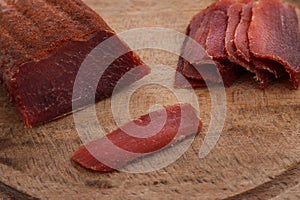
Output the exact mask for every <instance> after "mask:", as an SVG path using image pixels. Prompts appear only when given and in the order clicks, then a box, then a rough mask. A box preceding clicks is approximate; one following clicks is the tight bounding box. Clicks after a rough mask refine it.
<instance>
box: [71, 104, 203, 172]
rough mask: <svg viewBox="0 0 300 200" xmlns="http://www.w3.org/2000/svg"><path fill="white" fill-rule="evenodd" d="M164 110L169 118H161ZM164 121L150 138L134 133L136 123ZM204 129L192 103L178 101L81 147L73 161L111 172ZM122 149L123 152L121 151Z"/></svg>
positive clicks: (140, 124)
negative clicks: (178, 102) (134, 134)
mask: <svg viewBox="0 0 300 200" xmlns="http://www.w3.org/2000/svg"><path fill="white" fill-rule="evenodd" d="M164 113H166V116H165V117H166V119H163V120H162V119H161V117H162V116H164ZM150 116H151V118H150ZM161 121H164V124H163V126H162V128H161V130H159V131H158V132H157V133H154V134H153V135H151V136H149V137H145V136H144V135H141V134H139V135H137V136H136V137H135V136H132V135H133V133H132V132H134V130H135V128H134V127H135V126H140V127H143V126H147V125H149V123H151V124H152V127H155V125H156V124H160V123H161ZM132 127H133V128H132ZM201 128H202V122H201V120H200V119H199V118H198V117H197V114H196V111H195V110H194V108H193V107H192V106H191V105H190V104H186V103H184V104H176V105H172V106H168V107H165V108H164V109H161V110H157V111H154V112H152V113H149V114H146V115H144V116H141V117H140V118H139V119H137V120H134V121H131V122H128V123H127V124H125V125H123V126H122V127H120V128H118V129H117V130H115V131H113V132H111V133H109V134H108V135H106V137H103V138H100V139H98V140H95V141H92V142H90V143H88V144H86V145H84V146H82V147H80V148H79V150H78V151H76V152H75V153H74V155H73V156H72V160H73V161H75V162H76V163H78V164H80V165H81V166H83V167H85V168H88V169H91V170H94V171H100V172H110V171H113V170H115V169H120V168H121V167H123V166H125V165H126V164H128V163H129V162H131V161H133V160H136V159H138V158H140V157H141V156H146V155H149V154H151V153H154V152H156V151H159V150H162V149H165V148H167V147H169V146H170V145H172V144H175V143H176V142H178V141H180V140H182V139H184V138H185V137H187V136H190V135H192V134H195V133H197V132H199V131H200V130H201ZM124 129H126V130H132V132H124ZM149 131H150V132H151V130H149ZM138 136H140V137H138ZM119 148H120V149H121V150H122V151H119Z"/></svg>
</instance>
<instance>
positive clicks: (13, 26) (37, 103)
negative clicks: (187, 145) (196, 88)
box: [0, 0, 150, 127]
mask: <svg viewBox="0 0 300 200" xmlns="http://www.w3.org/2000/svg"><path fill="white" fill-rule="evenodd" d="M0 10H1V12H0V26H1V32H0V40H1V41H0V65H1V68H0V69H1V70H0V77H1V81H2V82H3V83H4V85H5V87H6V89H7V90H8V93H9V96H10V97H11V99H12V100H13V101H14V102H15V104H16V105H17V107H18V109H19V111H20V113H21V115H22V117H23V119H24V122H25V125H26V127H31V126H34V125H37V124H40V123H43V122H47V121H50V120H53V119H55V118H58V117H61V116H63V115H66V114H68V113H70V112H71V111H72V92H73V86H74V81H75V78H76V75H77V73H78V70H79V68H80V66H81V64H82V62H83V61H84V59H85V58H86V56H87V55H88V54H89V53H90V52H91V50H92V49H94V48H95V47H96V46H97V45H98V44H100V43H101V42H103V41H104V40H106V39H108V38H110V37H112V36H115V32H114V31H113V30H112V29H111V28H110V27H109V26H108V25H107V24H106V23H105V21H104V20H103V19H102V18H101V17H100V16H99V15H98V14H96V13H95V12H94V11H93V10H91V9H90V8H89V7H88V6H86V5H85V4H84V3H83V2H82V1H80V0H34V1H0ZM109 48H110V51H113V50H115V51H119V50H122V51H125V52H128V53H126V54H124V55H122V56H121V57H119V58H117V59H116V60H115V61H114V62H113V63H111V64H110V65H109V67H108V68H107V69H106V70H105V72H104V73H103V76H102V77H101V79H100V77H99V79H100V81H99V84H98V87H97V92H96V94H93V95H92V97H95V96H96V98H95V99H96V101H99V100H101V99H103V98H106V97H109V96H110V95H111V94H112V91H113V88H114V86H115V85H116V83H117V82H118V80H119V79H120V78H121V77H122V76H123V75H124V74H125V73H127V72H128V71H130V70H131V69H133V68H136V67H138V66H142V67H139V69H140V70H139V72H136V73H135V74H132V81H134V80H137V79H140V78H142V77H143V76H144V75H146V74H148V73H149V71H150V69H149V67H147V66H145V65H144V63H143V62H142V61H141V60H140V59H139V58H138V56H137V55H136V54H135V53H133V52H132V51H131V50H130V49H129V48H128V47H127V46H126V44H124V43H123V42H122V41H121V40H120V39H118V38H117V37H116V39H115V40H114V45H113V46H111V47H109ZM102 59H103V58H101V57H98V58H97V66H96V67H95V70H98V69H105V68H104V67H106V66H103V65H102V64H101V60H102ZM103 63H104V62H103ZM93 75H94V72H93V71H86V72H85V74H84V77H86V78H88V77H91V76H93ZM83 81H84V80H83ZM85 90H86V88H82V91H85ZM78 97H79V98H85V96H84V93H83V94H78ZM82 102H84V101H82ZM86 102H88V100H87V101H86ZM81 106H84V103H83V104H82V105H81Z"/></svg>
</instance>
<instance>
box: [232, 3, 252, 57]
mask: <svg viewBox="0 0 300 200" xmlns="http://www.w3.org/2000/svg"><path fill="white" fill-rule="evenodd" d="M252 6H253V2H249V3H247V4H244V6H243V8H242V12H241V19H240V23H239V24H238V26H237V27H236V31H235V36H234V44H235V46H236V49H237V54H238V55H239V56H240V57H242V58H243V59H244V60H246V61H247V62H251V55H250V50H249V41H248V29H249V25H250V21H251V17H252Z"/></svg>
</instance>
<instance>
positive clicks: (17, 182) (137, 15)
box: [0, 0, 300, 199]
mask: <svg viewBox="0 0 300 200" xmlns="http://www.w3.org/2000/svg"><path fill="white" fill-rule="evenodd" d="M210 2H212V1H209V0H192V1H191V0H188V1H179V0H174V1H169V0H161V1H155V0H122V1H120V0H118V1H117V0H111V1H105V0H86V3H87V4H88V5H90V6H91V7H92V8H93V9H95V10H96V11H97V12H99V13H100V14H101V16H102V17H103V18H104V19H105V20H106V21H107V22H108V23H109V24H110V25H111V27H112V28H113V29H115V30H116V31H117V32H121V31H125V30H129V29H131V28H138V27H153V26H159V27H165V28H171V29H174V30H176V31H179V32H182V33H184V32H185V28H186V26H187V24H188V22H189V20H190V19H191V17H192V16H193V15H194V14H195V13H197V12H198V11H199V10H201V9H202V8H204V7H206V6H207V5H208V4H209V3H210ZM294 2H295V3H296V1H294ZM138 53H139V55H140V56H141V57H142V59H144V61H145V62H146V63H148V64H149V65H153V64H165V65H169V66H173V67H174V68H175V66H176V63H177V59H178V58H177V56H176V55H172V54H170V53H167V52H163V51H159V50H142V51H138ZM287 86H289V83H287V82H285V81H278V82H276V83H274V84H272V85H271V86H270V87H269V88H268V89H267V90H265V91H262V90H260V89H258V87H257V84H256V83H255V82H254V81H253V80H252V78H251V76H245V77H244V78H242V79H240V80H239V81H238V82H237V83H236V84H234V85H233V86H232V87H231V88H228V89H226V95H227V116H226V123H225V127H224V129H223V131H222V135H221V138H220V139H219V141H218V143H217V145H216V147H215V148H214V149H213V151H212V152H211V153H210V154H209V155H208V156H207V157H205V158H204V159H199V157H198V151H199V148H200V146H201V144H202V142H203V138H204V136H205V133H206V132H207V128H208V124H209V121H210V106H211V102H210V98H209V93H208V90H207V89H198V90H196V94H197V97H198V101H199V106H200V108H201V117H202V119H203V122H204V125H205V126H204V129H203V131H202V132H201V134H199V135H198V136H197V137H196V139H195V141H194V142H193V144H192V145H191V147H190V148H189V149H188V151H187V152H186V153H185V154H184V155H183V156H182V157H181V158H180V159H178V160H177V161H176V162H175V163H173V164H171V165H169V166H168V167H166V168H164V169H161V170H159V171H156V172H151V173H146V174H129V173H120V172H114V173H109V174H100V173H93V172H91V171H88V170H85V169H83V168H81V167H79V166H78V165H76V164H75V163H73V162H71V161H70V156H71V155H72V153H73V152H74V151H75V150H76V149H77V148H78V147H79V146H80V145H81V141H80V138H79V136H78V134H77V132H76V130H75V126H74V122H73V117H72V116H67V117H65V118H64V119H60V120H57V121H54V122H51V123H48V124H46V125H44V126H40V127H36V128H33V129H24V128H23V124H22V121H21V118H20V116H19V114H18V112H17V110H16V108H15V107H14V106H13V104H11V103H9V101H8V98H7V97H6V93H5V92H4V91H3V90H0V182H1V184H0V191H2V192H0V197H3V198H12V197H13V196H14V195H15V198H18V196H17V194H19V193H20V194H24V195H26V196H30V197H33V198H42V199H45V198H50V199H58V198H62V197H63V198H64V199H96V198H98V199H99V198H101V199H174V198H176V199H243V198H244V199H271V198H274V199H299V193H300V187H299V183H300V173H299V171H300V164H299V163H300V145H299V143H300V132H299V131H300V125H299V120H300V90H290V89H288V87H287ZM173 103H176V99H175V98H174V95H173V94H172V93H171V92H170V91H168V90H167V89H165V88H163V87H161V86H158V85H149V86H145V87H144V88H141V89H139V90H137V91H136V92H135V94H134V95H133V96H132V98H131V105H130V108H131V114H132V117H137V116H139V115H142V114H144V113H147V112H148V109H149V107H150V106H152V105H154V104H165V105H169V104H173ZM110 106H111V103H110V99H108V100H105V101H102V102H100V103H98V104H97V105H96V110H97V115H98V119H99V122H100V123H101V126H102V128H103V129H104V130H105V131H107V132H109V131H111V130H113V129H115V128H116V125H115V123H114V120H113V117H112V113H111V111H110ZM156 156H158V157H159V156H160V154H157V155H156ZM1 185H3V186H5V187H1ZM10 189H11V190H10ZM14 192H15V194H14ZM1 193H2V194H1Z"/></svg>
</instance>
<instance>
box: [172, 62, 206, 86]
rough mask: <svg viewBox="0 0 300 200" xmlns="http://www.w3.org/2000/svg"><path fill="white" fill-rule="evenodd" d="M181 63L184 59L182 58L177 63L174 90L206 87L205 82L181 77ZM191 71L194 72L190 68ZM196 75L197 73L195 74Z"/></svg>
mask: <svg viewBox="0 0 300 200" xmlns="http://www.w3.org/2000/svg"><path fill="white" fill-rule="evenodd" d="M183 62H186V61H184V59H183V58H182V57H180V58H179V61H178V67H177V70H176V73H175V82H174V87H176V88H189V89H191V88H194V89H196V88H203V87H206V84H205V81H203V80H198V79H193V78H188V77H186V76H184V75H183V72H182V70H183V66H184V64H183ZM191 69H192V70H195V69H194V68H191ZM197 73H198V72H197Z"/></svg>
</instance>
